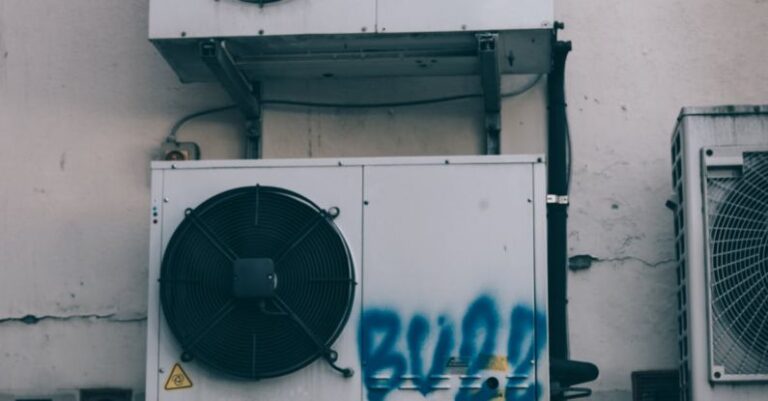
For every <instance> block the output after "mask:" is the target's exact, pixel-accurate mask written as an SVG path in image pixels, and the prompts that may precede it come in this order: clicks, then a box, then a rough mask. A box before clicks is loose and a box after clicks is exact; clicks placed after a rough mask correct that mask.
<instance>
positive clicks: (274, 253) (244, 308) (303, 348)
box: [160, 186, 354, 379]
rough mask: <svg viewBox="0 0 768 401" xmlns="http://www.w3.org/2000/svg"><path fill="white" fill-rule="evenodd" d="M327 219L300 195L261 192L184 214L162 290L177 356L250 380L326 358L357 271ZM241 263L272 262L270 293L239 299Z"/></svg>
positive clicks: (251, 190) (227, 195)
mask: <svg viewBox="0 0 768 401" xmlns="http://www.w3.org/2000/svg"><path fill="white" fill-rule="evenodd" d="M336 211H338V209H336ZM332 217H333V216H331V215H329V214H328V213H327V212H326V211H324V210H321V209H320V208H318V207H317V206H316V205H315V204H314V203H312V202H311V201H309V200H308V199H306V198H304V197H302V196H300V195H298V194H296V193H293V192H290V191H287V190H284V189H280V188H275V187H258V186H256V187H244V188H238V189H233V190H230V191H226V192H223V193H221V194H219V195H216V196H214V197H213V198H211V199H208V200H207V201H205V202H204V203H203V204H201V205H200V206H199V207H198V208H197V209H195V210H187V216H186V217H185V219H184V221H183V222H182V223H181V224H180V225H179V227H178V228H177V229H176V231H175V232H174V234H173V236H172V238H171V240H170V242H169V244H168V247H167V250H166V253H165V256H164V259H163V264H162V268H161V285H160V292H161V302H162V307H163V312H164V314H165V317H166V319H167V321H168V324H169V326H170V329H171V331H172V332H173V334H174V336H175V337H176V339H177V340H178V342H179V343H180V344H181V348H182V349H183V352H184V355H183V358H194V359H196V360H199V361H200V362H202V363H203V364H205V365H207V366H209V367H210V368H212V369H214V370H217V371H220V372H223V373H226V374H229V375H233V376H237V377H243V378H249V379H259V378H267V377H276V376H281V375H285V374H288V373H291V372H293V371H296V370H298V369H301V368H302V367H304V366H306V365H308V364H309V363H311V362H313V361H314V360H316V359H317V358H319V357H321V356H322V357H326V358H327V357H328V354H329V352H331V351H330V346H331V345H332V343H333V342H334V341H335V339H336V338H337V337H338V336H339V334H340V332H341V330H342V329H343V327H344V325H345V323H346V321H347V318H348V317H349V313H350V309H351V308H352V303H353V298H354V269H353V266H352V262H351V258H350V255H349V251H348V248H347V245H346V243H345V242H344V239H343V237H342V236H341V234H340V232H339V231H338V229H337V227H336V226H335V225H334V224H333V222H332ZM240 259H270V260H271V261H272V262H274V276H275V278H274V281H273V282H274V293H273V294H272V295H270V296H264V297H242V296H235V294H234V292H233V280H234V276H233V275H234V272H233V270H234V268H233V265H234V261H236V260H240Z"/></svg>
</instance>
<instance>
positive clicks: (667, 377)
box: [632, 370, 680, 401]
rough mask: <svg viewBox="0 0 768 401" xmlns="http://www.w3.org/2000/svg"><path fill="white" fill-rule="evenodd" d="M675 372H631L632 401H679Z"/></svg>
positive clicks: (677, 376) (676, 373)
mask: <svg viewBox="0 0 768 401" xmlns="http://www.w3.org/2000/svg"><path fill="white" fill-rule="evenodd" d="M679 380H680V378H679V374H678V372H677V371H676V370H651V371H641V372H632V401H679V400H680V394H679V389H678V383H679Z"/></svg>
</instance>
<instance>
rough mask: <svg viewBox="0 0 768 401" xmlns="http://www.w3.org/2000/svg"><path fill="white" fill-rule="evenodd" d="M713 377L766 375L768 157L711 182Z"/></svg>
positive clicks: (753, 158)
mask: <svg viewBox="0 0 768 401" xmlns="http://www.w3.org/2000/svg"><path fill="white" fill-rule="evenodd" d="M707 202H708V205H707V206H708V207H707V209H708V219H709V223H710V228H709V241H710V243H709V246H710V254H711V263H710V274H709V276H710V298H711V321H712V358H713V363H714V365H715V366H718V367H721V368H722V369H724V371H723V372H720V371H718V370H715V371H714V377H715V378H720V377H721V376H723V375H765V374H768V153H766V152H762V153H758V152H748V153H744V164H743V167H742V174H741V175H740V176H736V177H730V178H723V177H719V178H718V177H714V176H713V177H708V179H707Z"/></svg>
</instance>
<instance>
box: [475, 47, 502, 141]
mask: <svg viewBox="0 0 768 401" xmlns="http://www.w3.org/2000/svg"><path fill="white" fill-rule="evenodd" d="M476 38H477V57H478V60H479V62H480V84H481V86H482V88H483V101H484V102H483V104H484V106H485V153H486V154H489V155H497V154H500V153H501V138H500V135H501V73H500V71H499V63H500V60H499V52H498V49H497V47H498V39H499V35H498V34H496V33H480V34H477V35H476Z"/></svg>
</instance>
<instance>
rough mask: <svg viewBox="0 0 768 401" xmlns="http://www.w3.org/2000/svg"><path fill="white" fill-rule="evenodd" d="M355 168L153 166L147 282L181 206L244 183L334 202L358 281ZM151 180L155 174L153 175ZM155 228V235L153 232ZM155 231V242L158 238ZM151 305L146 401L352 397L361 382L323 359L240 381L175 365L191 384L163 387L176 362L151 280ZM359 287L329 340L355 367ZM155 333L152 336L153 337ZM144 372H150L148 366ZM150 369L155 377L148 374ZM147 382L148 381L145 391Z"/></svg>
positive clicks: (155, 274)
mask: <svg viewBox="0 0 768 401" xmlns="http://www.w3.org/2000/svg"><path fill="white" fill-rule="evenodd" d="M361 170H362V169H361V168H360V167H338V166H336V167H315V168H280V169H275V168H262V169H258V168H250V169H242V168H230V169H205V170H195V169H190V170H181V169H175V170H174V169H172V170H156V171H160V172H162V174H163V177H162V182H163V187H162V193H160V194H158V193H154V194H153V199H155V200H156V199H162V200H163V201H162V203H161V205H162V207H161V209H160V216H159V219H160V221H161V222H162V226H161V225H160V224H156V225H153V226H152V231H153V234H152V236H151V237H152V238H153V242H152V251H151V252H150V253H151V255H152V259H151V261H150V264H151V266H150V282H155V283H156V281H157V279H158V278H159V274H160V264H161V257H160V255H159V253H158V252H157V249H158V248H159V249H163V248H164V247H165V245H166V244H167V243H168V241H169V240H170V237H171V235H172V234H173V230H174V228H175V227H177V226H178V224H179V223H180V222H181V221H182V219H183V216H184V210H185V209H186V208H188V207H196V206H198V205H199V204H200V203H202V202H203V201H205V200H206V199H208V198H210V197H211V196H213V195H216V194H218V193H220V192H223V191H226V190H228V189H232V188H237V187H243V186H251V185H256V184H260V185H264V186H267V185H270V186H279V187H283V188H286V189H289V190H292V191H295V192H298V193H300V194H302V195H304V196H307V197H308V198H310V199H311V200H312V201H314V202H315V203H317V204H318V206H320V207H322V208H330V207H333V206H336V207H339V209H340V210H341V215H340V216H339V217H338V218H337V219H336V220H335V223H336V225H337V226H338V227H339V229H340V230H341V232H342V234H343V235H344V238H345V239H346V241H347V244H348V245H349V248H350V252H351V254H352V258H353V263H354V265H355V274H356V277H357V278H358V281H359V280H360V279H359V277H360V275H361V271H360V262H361V259H360V253H361V241H362V239H361V226H362V221H361V217H362V210H361V209H362V201H361V198H362V178H361V172H362V171H361ZM155 179H156V180H157V177H155ZM153 189H155V190H157V189H158V188H157V187H156V186H153ZM158 232H159V234H158ZM158 236H160V237H161V241H160V242H158V241H157V238H158ZM151 291H152V292H153V293H154V294H153V303H152V304H151V306H150V309H151V310H150V315H149V316H150V322H149V327H150V328H153V326H155V325H156V326H157V329H156V330H157V332H156V333H150V335H149V342H150V343H151V342H153V341H157V343H158V344H159V347H157V346H155V345H150V346H149V347H148V349H150V350H152V351H151V352H154V350H155V349H158V348H159V349H158V353H157V354H153V353H150V354H149V355H148V359H149V360H148V363H147V365H148V367H149V368H148V372H147V375H148V380H147V383H148V388H147V400H148V401H209V400H231V401H239V400H248V401H250V400H253V399H259V400H260V401H283V400H287V399H328V400H330V399H333V400H339V401H344V400H359V398H360V392H361V383H360V380H359V379H358V378H357V377H353V378H350V379H346V378H343V377H341V375H340V374H338V373H337V372H335V371H333V370H332V369H331V368H330V367H328V366H327V364H326V363H325V362H324V361H317V362H315V363H313V364H312V365H310V366H308V367H306V368H304V369H302V370H300V371H298V372H294V373H292V374H290V375H287V376H283V377H280V378H276V379H265V380H261V381H258V382H253V381H252V382H248V381H242V380H237V379H232V378H226V377H222V376H221V375H218V374H215V373H211V372H210V371H209V370H208V369H206V368H205V367H203V366H200V365H198V364H196V363H194V362H192V363H186V364H183V368H184V370H185V372H186V373H187V374H188V375H189V376H190V379H191V380H192V383H193V387H192V388H191V389H184V390H173V391H166V390H164V389H163V386H164V383H165V381H166V380H167V377H168V375H169V373H170V371H171V368H172V367H173V365H174V364H175V363H177V362H180V360H179V358H180V355H181V349H180V348H179V346H178V344H177V341H176V340H175V339H174V338H173V335H172V333H171V332H170V330H169V328H168V326H167V323H166V321H165V319H164V318H163V317H162V311H161V310H160V309H159V308H160V305H159V302H158V301H157V295H156V293H157V291H159V288H158V286H157V285H156V284H152V285H151ZM359 300H360V289H359V287H358V288H357V290H356V294H355V305H354V307H353V309H352V312H351V314H350V318H349V321H348V323H347V326H346V327H345V329H344V330H343V332H342V334H341V335H340V337H339V338H338V339H337V340H336V342H335V344H334V345H333V349H334V350H336V351H337V352H338V354H339V360H338V364H339V365H340V366H343V367H351V368H352V369H354V370H355V371H356V372H359V371H360V363H359V358H358V353H357V347H356V341H355V339H356V335H355V333H356V331H355V328H356V327H357V324H358V316H359V313H360V307H359V305H360V301H359ZM155 336H156V337H155ZM150 369H151V370H150ZM152 374H155V375H156V377H151V375H152ZM149 386H153V387H152V388H150V387H149Z"/></svg>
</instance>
